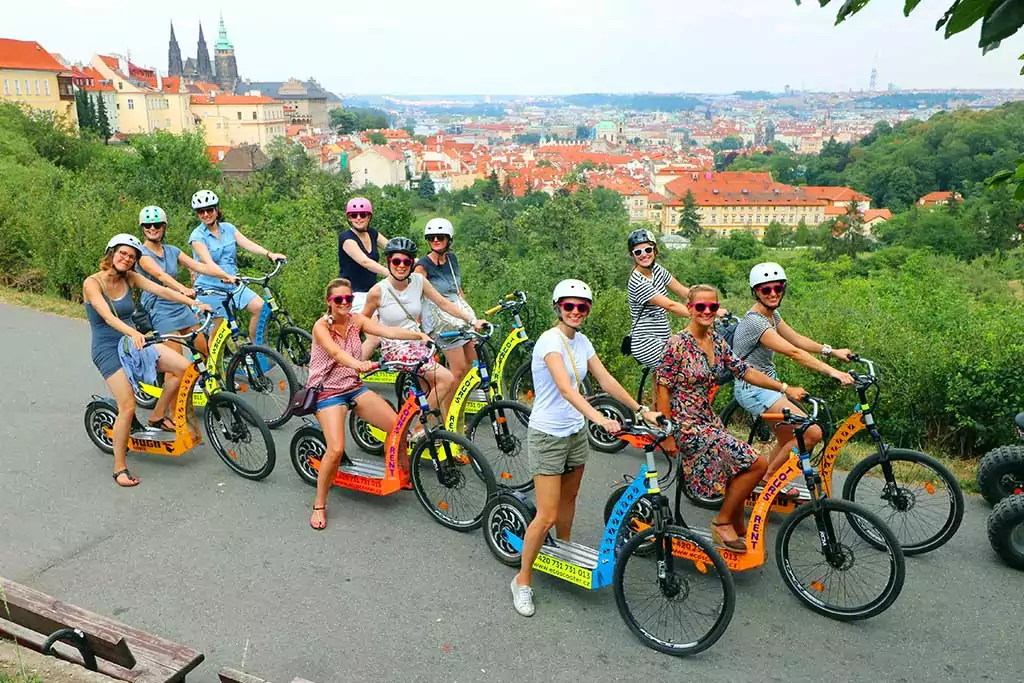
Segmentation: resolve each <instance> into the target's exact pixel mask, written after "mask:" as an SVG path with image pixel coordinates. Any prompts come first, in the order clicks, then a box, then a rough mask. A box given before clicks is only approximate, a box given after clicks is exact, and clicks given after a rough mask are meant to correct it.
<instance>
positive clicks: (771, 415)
mask: <svg viewBox="0 0 1024 683" xmlns="http://www.w3.org/2000/svg"><path fill="white" fill-rule="evenodd" d="M761 419H762V420H785V419H786V416H785V415H783V414H782V413H761Z"/></svg>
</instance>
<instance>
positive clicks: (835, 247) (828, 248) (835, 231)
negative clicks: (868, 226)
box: [820, 204, 869, 260]
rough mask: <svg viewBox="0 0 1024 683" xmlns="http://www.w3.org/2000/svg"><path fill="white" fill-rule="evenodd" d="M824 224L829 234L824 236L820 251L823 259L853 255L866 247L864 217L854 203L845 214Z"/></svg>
mask: <svg viewBox="0 0 1024 683" xmlns="http://www.w3.org/2000/svg"><path fill="white" fill-rule="evenodd" d="M825 225H827V226H828V227H829V234H828V236H827V237H826V238H825V249H824V251H822V252H820V256H821V258H822V259H823V260H833V259H836V258H838V257H840V256H851V257H853V256H856V255H857V254H858V253H860V252H862V251H865V250H867V249H868V247H869V240H868V238H867V235H866V234H865V232H866V231H865V230H864V217H863V216H862V215H861V213H860V211H859V210H858V209H857V206H856V205H854V204H851V205H850V206H849V208H848V209H847V211H846V213H845V214H843V215H842V216H840V217H838V218H836V219H835V220H832V221H828V222H826V223H825Z"/></svg>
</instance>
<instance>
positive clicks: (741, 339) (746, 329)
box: [732, 310, 782, 379]
mask: <svg viewBox="0 0 1024 683" xmlns="http://www.w3.org/2000/svg"><path fill="white" fill-rule="evenodd" d="M781 322H782V316H780V315H779V312H778V311H772V322H768V318H766V317H764V316H763V315H761V314H760V313H758V312H757V311H753V310H751V311H747V314H746V315H745V316H743V318H742V319H741V320H740V324H739V325H737V326H736V334H735V336H734V337H733V339H732V352H733V353H734V354H736V356H738V357H739V358H742V359H744V360H745V361H747V363H748V364H749V365H750V366H751V367H754V368H756V369H757V370H760V371H761V372H763V373H764V374H766V375H768V376H769V377H771V378H772V379H778V375H776V373H775V352H774V351H772V350H771V349H769V348H768V347H767V346H763V345H762V344H761V335H763V334H764V333H765V332H767V331H768V330H769V329H777V328H778V327H779V323H781Z"/></svg>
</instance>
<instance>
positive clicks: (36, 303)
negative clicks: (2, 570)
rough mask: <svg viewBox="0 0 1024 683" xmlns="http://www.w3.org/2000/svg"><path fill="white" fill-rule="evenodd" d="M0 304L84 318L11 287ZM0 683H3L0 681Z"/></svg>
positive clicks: (75, 307) (75, 309)
mask: <svg viewBox="0 0 1024 683" xmlns="http://www.w3.org/2000/svg"><path fill="white" fill-rule="evenodd" d="M0 303H2V304H10V305H11V306H24V307H25V308H32V309H35V310H37V311H42V312H43V313H54V314H56V315H62V316H64V317H66V318H85V307H84V306H83V305H82V304H76V303H74V302H72V301H68V300H67V299H61V298H60V297H57V296H52V295H49V294H34V293H32V292H23V291H21V290H18V289H12V288H11V287H2V286H0ZM0 683H5V681H3V679H0Z"/></svg>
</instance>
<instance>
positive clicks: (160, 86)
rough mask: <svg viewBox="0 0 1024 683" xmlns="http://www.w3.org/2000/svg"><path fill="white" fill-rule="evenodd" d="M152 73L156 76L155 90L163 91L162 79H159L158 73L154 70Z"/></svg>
mask: <svg viewBox="0 0 1024 683" xmlns="http://www.w3.org/2000/svg"><path fill="white" fill-rule="evenodd" d="M153 73H155V74H156V89H157V90H160V91H163V89H164V79H162V78H161V77H160V72H159V71H157V70H156V69H154V70H153Z"/></svg>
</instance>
